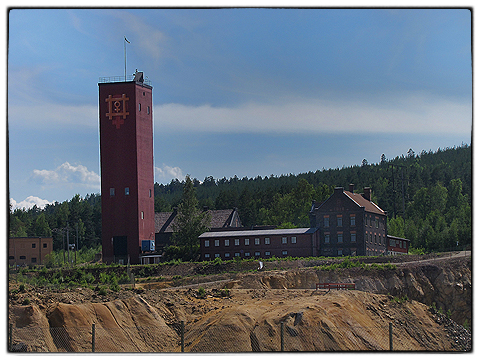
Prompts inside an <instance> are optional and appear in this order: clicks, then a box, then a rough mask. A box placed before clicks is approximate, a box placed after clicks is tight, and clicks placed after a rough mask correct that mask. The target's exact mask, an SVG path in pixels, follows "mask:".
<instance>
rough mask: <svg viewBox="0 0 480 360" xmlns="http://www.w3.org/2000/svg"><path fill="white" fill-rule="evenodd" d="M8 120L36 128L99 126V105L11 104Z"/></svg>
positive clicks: (11, 122) (17, 125)
mask: <svg viewBox="0 0 480 360" xmlns="http://www.w3.org/2000/svg"><path fill="white" fill-rule="evenodd" d="M32 114H34V115H35V116H32ZM8 121H9V123H10V124H15V126H16V127H22V126H23V127H24V126H28V127H31V128H35V129H38V128H51V127H52V126H57V125H74V126H88V127H98V106H97V105H96V104H95V105H62V104H55V103H42V104H29V105H28V106H24V105H23V106H22V105H9V106H8Z"/></svg>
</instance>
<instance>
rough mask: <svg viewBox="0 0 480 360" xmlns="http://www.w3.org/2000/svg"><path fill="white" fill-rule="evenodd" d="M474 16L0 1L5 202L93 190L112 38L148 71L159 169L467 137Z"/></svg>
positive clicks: (235, 169)
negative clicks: (3, 10)
mask: <svg viewBox="0 0 480 360" xmlns="http://www.w3.org/2000/svg"><path fill="white" fill-rule="evenodd" d="M471 19H472V18H471V12H470V11H469V10H466V9H445V8H438V9H434V8H428V9H419V8H416V9H401V8H400V9H399V8H395V9H394V8H382V9H380V8H379V9H370V8H369V9H367V8H363V9H347V8H343V9H333V8H324V9H293V8H290V9H267V8H243V9H242V8H224V9H125V8H124V9H114V8H105V9H79V8H71V9H48V8H47V9H33V8H28V9H12V10H10V11H9V12H8V33H7V36H8V43H7V46H8V53H7V55H8V58H7V75H8V85H7V96H6V98H7V111H8V113H7V114H8V117H7V125H8V132H7V135H8V154H7V156H8V164H7V165H8V180H9V181H8V188H9V189H8V191H9V193H8V197H9V198H10V203H11V204H12V205H13V207H14V208H16V207H20V208H23V207H25V208H29V207H31V206H33V205H34V204H36V205H37V206H39V207H43V206H45V204H48V203H53V202H55V201H58V202H63V201H65V200H70V199H71V198H72V197H73V196H74V195H75V194H80V195H81V196H82V197H84V196H86V195H87V194H91V193H99V192H100V179H101V174H100V149H99V125H98V82H99V78H100V77H107V76H124V72H125V56H124V49H126V65H127V74H128V75H131V74H133V73H134V72H135V70H136V69H138V70H139V71H143V72H144V74H145V76H146V77H147V78H148V79H149V80H150V81H151V83H152V86H153V102H154V107H153V118H154V162H155V164H154V166H155V181H156V182H158V183H163V184H167V183H169V182H170V181H171V180H172V179H175V178H178V179H179V180H183V179H184V178H185V176H186V175H187V174H188V175H190V176H191V177H192V178H197V179H199V180H200V181H202V180H203V179H204V178H205V177H208V176H213V177H214V178H216V179H220V178H223V177H226V178H230V177H233V176H235V175H236V176H237V177H239V178H243V177H249V178H251V177H256V176H262V177H264V176H270V175H276V176H280V175H282V174H290V173H292V174H299V173H305V172H309V171H316V170H322V169H329V168H336V167H339V168H341V167H343V166H352V165H360V164H361V163H362V160H363V159H366V160H367V161H368V162H369V163H378V162H379V161H380V157H381V155H382V154H385V156H386V157H387V159H391V158H394V157H396V156H401V155H402V154H403V155H406V153H407V151H408V150H409V149H413V150H414V151H415V152H416V153H417V154H419V153H420V152H421V151H422V150H426V151H428V150H433V151H436V150H437V149H438V148H441V149H443V148H445V147H453V146H460V145H462V144H471V140H472V41H471V36H472V29H471V25H472V24H471ZM124 37H126V38H127V39H128V41H129V42H130V43H126V42H125V40H124ZM337 185H339V186H346V185H347V184H337Z"/></svg>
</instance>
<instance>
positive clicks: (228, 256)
mask: <svg viewBox="0 0 480 360" xmlns="http://www.w3.org/2000/svg"><path fill="white" fill-rule="evenodd" d="M287 255H288V251H287V250H282V256H287ZM213 256H214V257H215V258H217V257H220V254H219V253H216V254H213ZM241 256H242V253H240V252H235V253H233V257H241ZM243 256H244V257H251V256H252V253H251V252H250V251H245V252H244V253H243ZM253 256H255V257H260V256H262V252H261V251H255V252H253ZM263 256H264V257H268V256H272V253H271V252H270V251H264V252H263ZM204 257H205V259H210V254H205V255H204ZM223 257H224V258H226V259H227V258H230V257H232V255H231V254H230V253H229V252H226V253H225V254H223Z"/></svg>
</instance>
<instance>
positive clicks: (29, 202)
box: [10, 196, 53, 210]
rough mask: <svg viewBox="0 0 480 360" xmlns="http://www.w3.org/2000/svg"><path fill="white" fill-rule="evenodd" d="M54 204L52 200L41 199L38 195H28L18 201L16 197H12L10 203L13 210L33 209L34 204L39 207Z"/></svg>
mask: <svg viewBox="0 0 480 360" xmlns="http://www.w3.org/2000/svg"><path fill="white" fill-rule="evenodd" d="M48 204H53V202H52V201H48V200H45V199H40V198H39V197H37V196H28V197H27V198H26V199H25V200H23V201H20V202H16V201H15V199H13V198H10V205H11V206H12V210H15V209H26V210H28V209H31V208H33V206H34V205H37V207H38V208H40V209H43V208H44V207H45V205H48Z"/></svg>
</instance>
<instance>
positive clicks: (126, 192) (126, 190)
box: [110, 187, 152, 197]
mask: <svg viewBox="0 0 480 360" xmlns="http://www.w3.org/2000/svg"><path fill="white" fill-rule="evenodd" d="M125 195H130V188H129V187H126V188H125ZM110 196H115V188H110ZM148 197H152V189H148Z"/></svg>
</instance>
